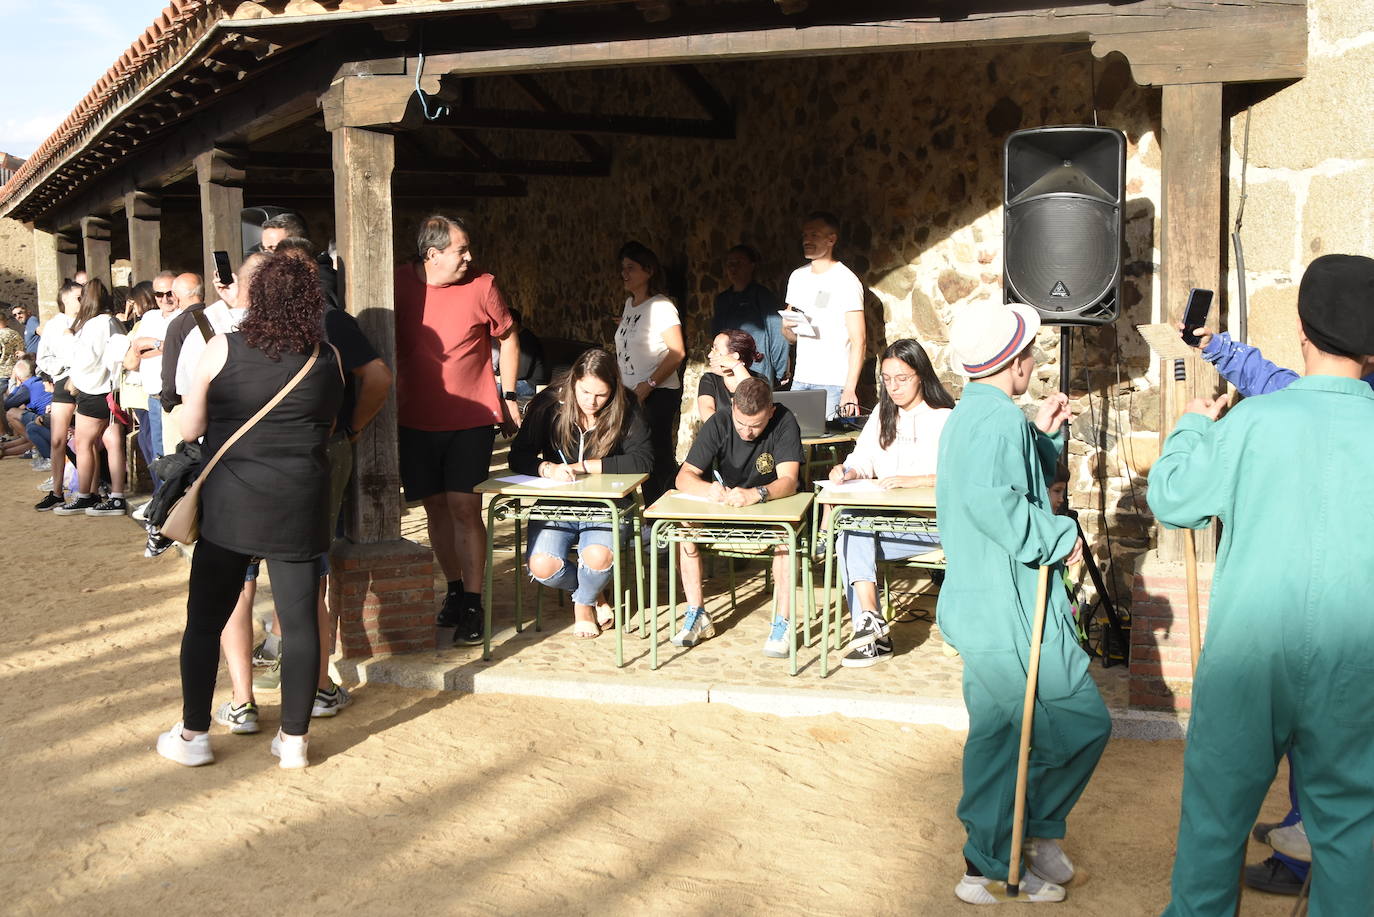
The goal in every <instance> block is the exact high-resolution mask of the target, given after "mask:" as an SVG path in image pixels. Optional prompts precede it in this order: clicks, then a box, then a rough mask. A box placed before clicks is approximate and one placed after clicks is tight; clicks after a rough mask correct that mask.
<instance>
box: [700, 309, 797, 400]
mask: <svg viewBox="0 0 1374 917" xmlns="http://www.w3.org/2000/svg"><path fill="white" fill-rule="evenodd" d="M778 309H779V306H778V300H777V297H775V296H774V295H773V293H772V291H771V290H769V289H768V288H767V287H765V286H763V285H762V284H759V283H751V284H749V286H747V287H745V288H744V290H743V292H739V293H737V292H735V290H734V289H729V290H724V291H722V292H721V293H719V294H717V296H716V302H715V308H714V309H713V310H712V314H711V336H712V337H715V336H716V335H717V334H720V333H721V332H722V331H729V330H731V329H738V330H740V331H747V332H749V333H750V334H751V335H753V336H754V345H755V346H756V347H758V349H759V353H760V354H762V355H763V359H762V360H759V361H757V362H756V363H754V365H753V366H751V367H749V368H750V369H751V370H753V371H754V372H756V373H758V374H759V375H761V376H763V377H764V378H765V379H767V380H768V384H769V385H771V386H776V385H777V384H778V380H779V379H783V378H786V376H787V363H788V359H789V357H790V355H791V353H790V351H789V349H788V343H787V338H785V337H783V336H782V316H781V315H779V314H778Z"/></svg>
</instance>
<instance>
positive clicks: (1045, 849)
mask: <svg viewBox="0 0 1374 917" xmlns="http://www.w3.org/2000/svg"><path fill="white" fill-rule="evenodd" d="M1021 850H1022V853H1023V854H1024V856H1025V861H1026V867H1027V868H1028V869H1033V870H1035V874H1036V875H1038V876H1040V877H1042V878H1044V879H1046V880H1048V881H1050V882H1053V883H1055V884H1056V885H1068V884H1069V883H1070V882H1072V881H1073V863H1072V862H1070V861H1069V858H1068V856H1066V855H1065V854H1064V849H1063V848H1062V847H1060V846H1059V841H1057V840H1054V839H1053V838H1048V837H1032V838H1027V839H1026V843H1025V846H1023V847H1022V848H1021Z"/></svg>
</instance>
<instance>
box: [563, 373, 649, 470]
mask: <svg viewBox="0 0 1374 917" xmlns="http://www.w3.org/2000/svg"><path fill="white" fill-rule="evenodd" d="M588 376H595V377H596V378H597V379H600V380H601V381H602V382H604V383H606V385H608V386H610V389H611V398H610V400H609V401H607V402H606V403H605V404H604V405H602V407H601V410H600V411H598V412H597V414H596V429H595V430H593V431H592V435H591V437H590V438H589V439H588V440H587V442H586V444H585V446H584V448H583V453H582V457H583V458H605V457H606V456H608V455H610V454H611V452H612V450H614V449H615V447H616V445H617V444H619V442H620V441H621V439H623V438H624V436H625V429H626V428H627V427H628V426H629V424H630V413H631V411H632V410H633V408H632V407H631V406H630V403H629V402H630V396H629V393H628V392H627V391H626V389H625V386H624V385H623V384H622V383H621V381H620V367H619V366H618V365H617V363H616V358H615V357H614V356H612V355H611V354H609V353H607V352H606V351H604V350H599V349H597V348H595V347H593V348H592V349H591V350H587V351H583V353H582V356H580V357H578V358H577V359H576V360H575V361H573V365H572V368H571V369H569V370H568V372H567V373H566V374H565V375H563V376H562V377H561V378H559V379H557V380H555V381H554V383H553V385H552V386H551V387H552V388H553V389H554V390H555V393H556V397H557V399H558V402H559V404H558V407H557V408H556V409H555V413H554V416H553V431H552V432H553V436H552V439H553V442H554V445H556V446H558V448H560V449H562V450H563V452H564V453H565V454H566V453H570V452H571V451H572V450H574V449H575V448H576V446H577V442H578V440H579V438H580V437H579V434H578V430H579V429H581V427H580V425H579V423H578V421H579V420H581V416H582V411H581V410H580V409H579V408H578V406H577V393H576V392H575V391H574V390H573V385H574V384H576V383H577V381H578V380H580V379H585V378H586V377H588Z"/></svg>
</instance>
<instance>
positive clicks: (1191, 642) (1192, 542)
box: [1174, 360, 1202, 679]
mask: <svg viewBox="0 0 1374 917" xmlns="http://www.w3.org/2000/svg"><path fill="white" fill-rule="evenodd" d="M1186 381H1187V370H1186V369H1185V368H1184V365H1183V361H1182V360H1175V361H1174V389H1175V392H1176V396H1175V399H1174V400H1175V401H1176V402H1177V403H1178V404H1184V403H1185V402H1184V400H1183V399H1185V398H1187V397H1188V393H1187V390H1186V389H1185V388H1184V383H1185V382H1186ZM1183 569H1184V573H1185V574H1186V575H1187V577H1188V650H1189V652H1190V653H1191V655H1192V661H1193V678H1194V679H1196V678H1197V660H1198V657H1199V656H1201V655H1202V622H1201V617H1202V615H1201V612H1200V611H1199V609H1198V598H1197V536H1196V534H1195V533H1194V532H1193V530H1192V529H1184V530H1183Z"/></svg>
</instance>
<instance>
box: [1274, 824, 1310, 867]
mask: <svg viewBox="0 0 1374 917" xmlns="http://www.w3.org/2000/svg"><path fill="white" fill-rule="evenodd" d="M1269 846H1270V847H1273V848H1274V850H1275V852H1277V853H1281V854H1283V855H1284V856H1286V857H1292V858H1293V859H1295V860H1302V861H1303V862H1304V863H1310V862H1312V842H1311V841H1309V840H1308V839H1307V829H1306V828H1304V827H1303V824H1302V822H1296V823H1294V824H1291V825H1289V826H1288V827H1286V828H1275V829H1274V830H1273V831H1270V832H1269Z"/></svg>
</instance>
